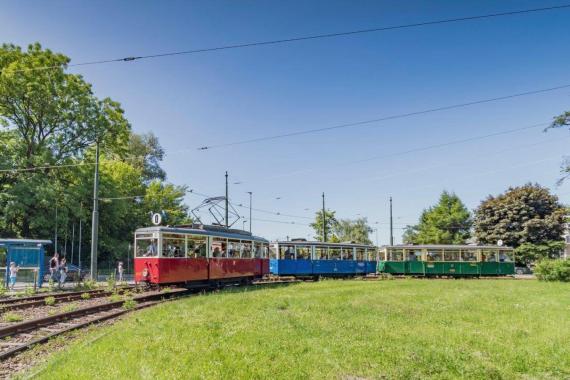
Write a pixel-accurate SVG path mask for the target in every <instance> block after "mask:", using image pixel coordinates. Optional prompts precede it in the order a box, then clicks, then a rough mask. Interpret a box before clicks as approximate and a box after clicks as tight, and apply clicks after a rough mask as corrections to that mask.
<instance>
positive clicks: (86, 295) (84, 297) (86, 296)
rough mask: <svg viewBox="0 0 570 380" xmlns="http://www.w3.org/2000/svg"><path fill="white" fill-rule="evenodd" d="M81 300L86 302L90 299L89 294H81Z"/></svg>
mask: <svg viewBox="0 0 570 380" xmlns="http://www.w3.org/2000/svg"><path fill="white" fill-rule="evenodd" d="M81 298H82V299H84V300H88V299H89V298H91V294H89V293H82V294H81Z"/></svg>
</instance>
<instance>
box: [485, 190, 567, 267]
mask: <svg viewBox="0 0 570 380" xmlns="http://www.w3.org/2000/svg"><path fill="white" fill-rule="evenodd" d="M564 222H565V209H564V207H563V206H562V205H561V204H560V203H559V201H558V197H557V196H555V195H552V194H550V191H549V190H548V189H547V188H544V187H541V186H540V185H538V184H526V185H524V186H519V187H512V188H509V189H508V190H507V191H506V192H505V193H503V194H500V195H498V196H496V197H494V196H489V197H488V198H487V199H486V200H484V201H483V202H481V204H480V205H479V207H478V208H477V210H476V211H475V236H476V237H477V239H478V240H479V242H481V243H484V244H496V242H497V241H498V240H502V241H503V242H504V243H505V244H506V245H508V246H512V247H514V248H518V247H521V248H520V249H518V252H519V253H523V254H524V255H525V257H524V258H523V259H524V260H527V261H528V260H532V259H533V256H532V255H534V254H539V253H540V252H551V250H552V249H554V250H556V249H558V248H559V246H560V245H556V244H552V243H550V242H560V241H561V240H562V234H563V232H564ZM529 244H530V245H543V246H544V247H542V248H540V247H536V248H537V249H535V253H533V254H530V250H529ZM548 247H550V249H548ZM538 248H540V249H538ZM525 252H526V253H525ZM537 252H538V253H537ZM548 255H550V253H548Z"/></svg>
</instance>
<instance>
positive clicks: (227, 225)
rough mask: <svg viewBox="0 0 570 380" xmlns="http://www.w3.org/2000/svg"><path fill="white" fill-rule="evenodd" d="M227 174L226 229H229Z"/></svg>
mask: <svg viewBox="0 0 570 380" xmlns="http://www.w3.org/2000/svg"><path fill="white" fill-rule="evenodd" d="M228 203H229V200H228V172H227V171H226V228H228V227H229V222H228V206H229V205H228Z"/></svg>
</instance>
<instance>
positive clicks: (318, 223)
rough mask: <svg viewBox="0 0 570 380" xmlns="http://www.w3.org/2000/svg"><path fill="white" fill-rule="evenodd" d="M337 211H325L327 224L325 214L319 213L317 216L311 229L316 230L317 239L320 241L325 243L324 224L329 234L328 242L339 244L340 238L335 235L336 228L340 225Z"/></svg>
mask: <svg viewBox="0 0 570 380" xmlns="http://www.w3.org/2000/svg"><path fill="white" fill-rule="evenodd" d="M335 213H336V212H335V211H331V210H326V211H325V220H326V224H325V222H324V221H323V212H322V211H317V212H316V214H315V221H314V222H313V223H311V225H310V226H311V227H312V228H313V229H314V230H315V239H317V240H318V241H323V240H324V238H323V224H325V229H326V233H327V241H329V242H338V241H339V239H338V236H336V235H335V234H334V231H335V228H336V226H337V224H338V221H337V220H336V217H335Z"/></svg>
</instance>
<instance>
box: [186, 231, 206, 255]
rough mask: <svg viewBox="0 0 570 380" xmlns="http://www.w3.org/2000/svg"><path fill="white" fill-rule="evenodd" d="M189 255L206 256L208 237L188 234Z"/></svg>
mask: <svg viewBox="0 0 570 380" xmlns="http://www.w3.org/2000/svg"><path fill="white" fill-rule="evenodd" d="M187 244H188V256H187V257H189V258H193V259H195V258H198V257H206V251H207V249H206V247H207V243H206V238H205V237H201V236H191V235H190V236H188V243H187Z"/></svg>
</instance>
